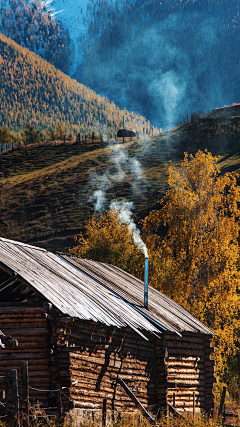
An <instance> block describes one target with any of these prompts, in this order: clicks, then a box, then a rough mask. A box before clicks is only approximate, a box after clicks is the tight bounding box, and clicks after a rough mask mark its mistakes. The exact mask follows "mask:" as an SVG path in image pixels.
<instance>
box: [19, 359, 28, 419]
mask: <svg viewBox="0 0 240 427" xmlns="http://www.w3.org/2000/svg"><path fill="white" fill-rule="evenodd" d="M21 367H22V370H21V380H22V409H23V413H24V415H25V417H24V424H25V426H26V427H29V376H28V362H22V363H21Z"/></svg>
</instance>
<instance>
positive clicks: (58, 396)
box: [57, 384, 62, 419]
mask: <svg viewBox="0 0 240 427" xmlns="http://www.w3.org/2000/svg"><path fill="white" fill-rule="evenodd" d="M57 408H58V418H59V419H60V418H62V397H61V387H60V384H57Z"/></svg>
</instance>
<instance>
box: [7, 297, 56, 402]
mask: <svg viewBox="0 0 240 427" xmlns="http://www.w3.org/2000/svg"><path fill="white" fill-rule="evenodd" d="M44 311H45V310H44V309H43V308H42V307H30V306H19V305H16V306H9V305H8V306H6V304H1V303H0V328H1V330H2V331H3V332H4V333H5V335H11V336H12V337H13V338H14V339H17V340H18V347H14V348H11V347H6V348H5V349H1V357H0V376H4V375H5V372H6V369H8V370H9V373H10V371H11V370H12V369H17V371H18V378H19V379H20V378H21V362H22V361H28V364H29V385H30V387H33V388H37V389H49V388H50V385H51V384H50V369H49V361H50V360H49V355H50V352H49V351H50V349H49V341H48V329H47V320H46V319H44V318H43V317H42V315H43V313H44ZM19 385H20V384H19ZM19 392H20V397H21V385H20V387H19ZM37 400H38V401H40V402H43V404H46V405H47V402H48V394H47V393H45V392H39V391H36V390H31V389H30V401H31V402H34V401H37Z"/></svg>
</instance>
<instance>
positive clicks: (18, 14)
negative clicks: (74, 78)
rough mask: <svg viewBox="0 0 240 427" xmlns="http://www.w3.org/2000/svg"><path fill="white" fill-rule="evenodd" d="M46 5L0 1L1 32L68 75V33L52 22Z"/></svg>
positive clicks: (43, 3) (24, 0)
mask: <svg viewBox="0 0 240 427" xmlns="http://www.w3.org/2000/svg"><path fill="white" fill-rule="evenodd" d="M47 3H48V2H44V1H42V0H33V1H26V0H10V1H6V0H0V10H1V16H0V32H1V33H3V34H4V35H5V36H7V37H9V38H11V39H12V40H14V41H15V42H16V43H18V44H20V45H21V46H22V47H26V48H28V49H30V50H31V51H33V52H35V53H36V54H38V55H40V56H42V57H43V58H44V59H46V60H47V61H49V62H50V63H51V64H53V65H55V66H56V67H57V68H60V69H61V70H62V71H64V72H65V73H68V72H69V68H70V64H71V49H70V45H71V42H70V38H69V34H68V29H67V27H64V26H63V25H62V23H61V21H56V20H55V17H54V15H53V13H52V12H51V9H50V8H49V6H48V4H47Z"/></svg>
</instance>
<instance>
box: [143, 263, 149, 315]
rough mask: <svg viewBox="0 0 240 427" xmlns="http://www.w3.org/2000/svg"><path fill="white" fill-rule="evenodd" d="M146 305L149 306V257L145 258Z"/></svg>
mask: <svg viewBox="0 0 240 427" xmlns="http://www.w3.org/2000/svg"><path fill="white" fill-rule="evenodd" d="M144 307H145V308H148V258H147V257H146V258H145V291H144Z"/></svg>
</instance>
